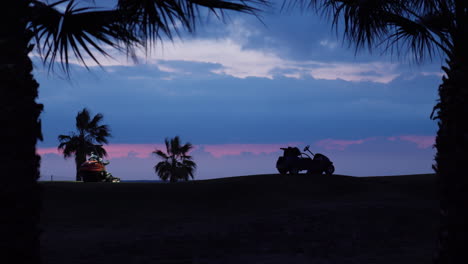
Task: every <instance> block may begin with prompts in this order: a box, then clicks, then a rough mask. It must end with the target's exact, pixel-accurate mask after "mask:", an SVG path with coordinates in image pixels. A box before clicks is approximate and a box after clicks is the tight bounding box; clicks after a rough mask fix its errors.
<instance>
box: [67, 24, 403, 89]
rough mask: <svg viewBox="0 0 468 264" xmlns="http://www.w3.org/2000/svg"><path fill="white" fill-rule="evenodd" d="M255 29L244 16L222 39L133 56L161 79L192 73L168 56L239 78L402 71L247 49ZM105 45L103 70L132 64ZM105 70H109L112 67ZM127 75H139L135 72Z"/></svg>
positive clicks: (177, 43)
mask: <svg viewBox="0 0 468 264" xmlns="http://www.w3.org/2000/svg"><path fill="white" fill-rule="evenodd" d="M259 34H261V33H260V32H259V31H255V30H254V29H253V28H252V27H249V26H248V25H246V23H245V22H243V20H241V19H237V20H234V21H233V22H232V23H231V24H230V25H229V26H228V27H227V34H226V35H224V36H222V37H221V38H216V37H214V36H211V37H206V38H187V39H185V40H181V39H176V40H174V41H172V42H170V43H169V44H166V45H164V46H162V45H161V46H159V45H157V46H156V48H154V49H155V50H151V51H150V52H148V53H147V52H145V51H143V50H136V58H137V61H139V62H141V63H146V64H149V65H153V66H155V69H158V70H159V71H162V72H165V73H170V74H171V75H170V76H165V77H162V79H165V80H174V79H175V78H177V76H179V77H180V76H182V77H183V76H185V75H187V74H191V72H190V70H188V69H184V68H180V67H177V66H174V65H168V63H167V62H171V61H179V62H196V63H209V64H215V65H218V66H219V67H216V68H213V69H210V70H209V72H211V73H214V74H217V75H228V76H232V77H236V78H241V79H243V78H247V77H259V78H268V79H274V78H275V76H277V75H278V74H279V75H280V76H283V77H287V78H295V79H299V78H302V77H305V76H311V77H313V78H315V79H324V80H337V79H341V80H345V81H352V82H376V83H389V82H391V81H392V80H394V79H395V78H397V77H398V76H399V75H400V73H399V72H398V71H397V68H398V65H397V64H393V63H387V62H371V63H369V62H367V63H357V62H355V63H350V62H340V61H335V62H329V60H328V61H327V62H325V61H320V60H307V59H302V60H293V59H288V58H285V57H283V56H281V55H280V54H279V51H278V49H277V48H276V49H273V47H275V45H274V44H275V43H269V44H266V45H264V46H262V47H250V48H247V46H248V42H249V39H251V38H253V37H259V36H258V35H259ZM263 34H264V33H263ZM262 36H263V35H262ZM264 37H267V36H264ZM320 46H322V47H326V48H327V49H335V48H336V47H337V43H336V42H334V41H331V40H327V39H325V40H322V41H320ZM104 49H105V50H106V52H108V54H110V55H111V57H105V56H102V55H99V54H98V53H96V58H97V59H98V61H99V62H100V64H101V65H102V66H104V67H105V69H106V70H107V69H108V68H109V67H112V66H132V65H134V61H133V60H132V58H129V56H126V55H125V54H121V53H118V52H117V51H115V50H113V49H111V48H109V47H108V48H104ZM84 60H85V61H86V63H87V64H88V65H89V66H92V67H93V66H97V65H96V63H95V62H94V61H93V60H92V59H91V58H89V57H87V56H85V59H84ZM70 62H71V63H76V64H78V61H76V59H73V58H72V59H71V60H70ZM109 70H110V71H112V69H109ZM275 73H276V74H275ZM131 78H133V79H138V78H142V77H141V76H134V77H131Z"/></svg>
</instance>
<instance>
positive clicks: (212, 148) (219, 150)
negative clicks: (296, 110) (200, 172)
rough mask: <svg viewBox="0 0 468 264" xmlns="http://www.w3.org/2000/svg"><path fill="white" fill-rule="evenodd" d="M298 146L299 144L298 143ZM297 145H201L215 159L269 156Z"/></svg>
mask: <svg viewBox="0 0 468 264" xmlns="http://www.w3.org/2000/svg"><path fill="white" fill-rule="evenodd" d="M299 144H300V143H299ZM296 145H298V143H286V144H221V145H202V146H201V147H202V148H203V150H204V151H205V152H208V153H210V154H211V155H212V156H214V157H215V158H221V157H223V156H229V155H231V156H232V155H241V154H242V153H252V154H255V155H259V154H271V153H274V152H278V151H280V148H283V147H287V146H296Z"/></svg>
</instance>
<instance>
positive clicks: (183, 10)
mask: <svg viewBox="0 0 468 264" xmlns="http://www.w3.org/2000/svg"><path fill="white" fill-rule="evenodd" d="M267 4H268V1H267V0H229V1H225V0H119V1H118V4H117V6H118V8H119V10H120V12H121V13H122V14H124V16H125V17H126V19H127V22H128V26H127V29H129V30H131V31H132V32H133V34H134V35H135V36H138V38H139V39H140V40H142V43H146V42H147V41H148V40H149V41H150V42H152V41H155V40H160V39H162V37H164V36H166V37H168V38H169V39H172V38H173V36H174V34H176V35H179V33H180V32H179V27H181V28H182V29H184V30H187V31H189V32H192V31H194V29H195V25H196V19H197V18H198V17H200V8H199V7H205V8H207V9H208V10H209V12H210V13H212V14H214V15H215V16H217V17H219V18H222V17H223V16H224V11H226V10H230V11H237V12H243V13H249V14H254V15H255V14H256V13H257V12H258V11H260V10H259V7H260V6H264V5H267ZM179 25H180V26H179Z"/></svg>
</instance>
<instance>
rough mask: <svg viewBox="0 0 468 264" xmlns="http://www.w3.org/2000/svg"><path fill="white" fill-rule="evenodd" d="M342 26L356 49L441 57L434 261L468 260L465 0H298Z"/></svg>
mask: <svg viewBox="0 0 468 264" xmlns="http://www.w3.org/2000/svg"><path fill="white" fill-rule="evenodd" d="M295 2H296V3H300V4H304V3H307V4H309V5H310V6H311V7H313V8H315V9H316V10H317V11H319V12H321V13H323V14H326V15H327V16H329V17H331V18H332V21H333V25H334V26H335V27H336V26H337V25H339V24H340V23H342V22H343V24H344V37H345V38H346V39H347V40H349V41H350V43H354V44H355V45H356V48H357V49H359V48H369V49H371V48H375V47H376V46H379V45H383V47H384V48H385V49H386V51H389V52H394V53H397V54H398V55H408V56H411V57H412V58H413V59H415V60H416V62H422V61H423V60H424V59H426V58H432V57H433V56H439V55H441V56H442V57H443V58H445V61H446V66H444V67H442V69H443V71H444V72H445V76H444V77H443V78H442V84H441V85H440V86H439V100H438V103H437V105H436V106H435V107H434V111H433V113H432V115H431V118H433V119H434V120H438V126H439V130H438V132H437V138H436V144H435V147H436V148H437V154H436V156H435V161H436V164H435V165H434V166H433V168H434V170H435V172H436V174H437V179H438V185H439V186H438V187H439V194H440V223H441V225H440V231H439V239H438V249H437V253H436V254H435V258H434V263H468V254H467V253H466V245H468V177H467V176H466V173H465V171H466V164H468V154H467V150H468V122H467V120H468V86H467V83H468V48H467V47H468V37H467V36H468V1H466V0H406V1H404V0H364V1H362V0H348V1H342V0H341V1H340V0H323V1H320V0H297V1H295Z"/></svg>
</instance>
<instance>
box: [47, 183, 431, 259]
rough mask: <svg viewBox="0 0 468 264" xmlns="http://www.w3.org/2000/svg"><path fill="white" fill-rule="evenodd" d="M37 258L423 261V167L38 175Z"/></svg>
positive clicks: (427, 251) (427, 247)
mask: <svg viewBox="0 0 468 264" xmlns="http://www.w3.org/2000/svg"><path fill="white" fill-rule="evenodd" d="M42 186H43V189H44V193H43V194H44V205H43V207H44V209H43V216H42V227H43V230H44V232H43V235H42V247H43V249H42V254H43V260H44V261H43V262H44V263H46V264H74V263H112V264H120V263H122V264H123V263H125V264H130V263H158V264H169V263H171V264H176V263H177V264H179V263H180V264H182V263H213V264H223V263H229V264H242V263H277V264H294V263H313V264H321V263H334V264H351V263H356V264H364V263H369V264H374V263H375V264H380V263H389V264H390V263H392V264H395V263H398V264H405V263H408V264H409V263H411V264H416V263H431V259H432V253H433V249H434V246H435V241H436V233H437V224H438V219H437V212H438V202H437V199H436V187H435V178H434V176H433V175H412V176H395V177H370V178H355V177H346V176H331V177H326V176H306V175H297V176H290V175H287V176H280V175H257V176H248V177H235V178H225V179H219V180H209V181H194V182H187V183H177V184H161V183H120V184H110V183H42Z"/></svg>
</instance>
